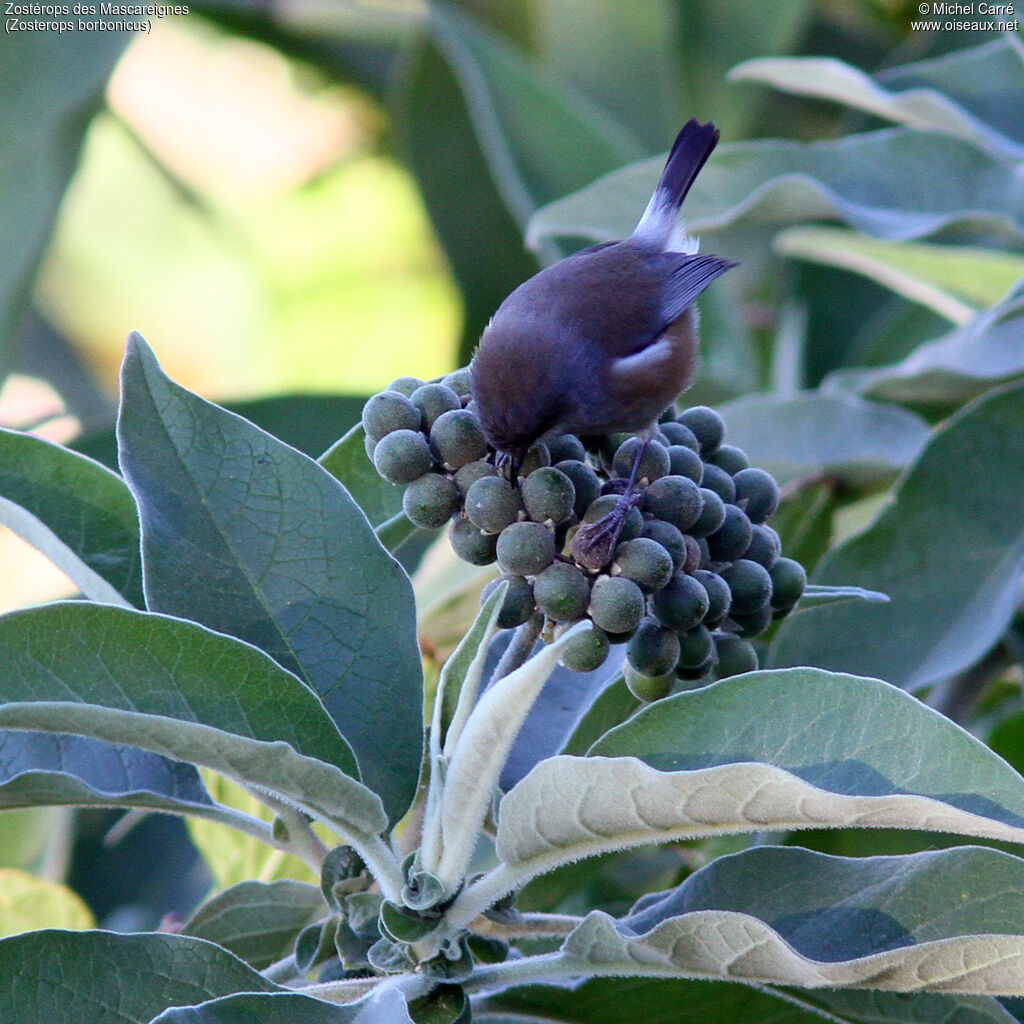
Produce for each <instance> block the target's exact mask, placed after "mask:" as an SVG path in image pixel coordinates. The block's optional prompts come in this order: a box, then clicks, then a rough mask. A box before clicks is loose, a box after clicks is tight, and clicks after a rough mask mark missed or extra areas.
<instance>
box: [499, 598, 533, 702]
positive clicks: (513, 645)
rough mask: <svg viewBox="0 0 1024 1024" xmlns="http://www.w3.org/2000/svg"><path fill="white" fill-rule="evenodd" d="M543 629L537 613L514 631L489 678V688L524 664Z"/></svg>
mask: <svg viewBox="0 0 1024 1024" xmlns="http://www.w3.org/2000/svg"><path fill="white" fill-rule="evenodd" d="M543 627H544V616H542V615H541V614H540V613H539V612H534V613H533V615H531V616H530V618H528V619H527V620H526V622H524V623H523V624H522V625H521V626H519V627H518V628H517V629H516V631H515V633H513V634H512V639H511V641H510V642H509V645H508V647H506V648H505V653H504V654H503V655H502V656H501V659H500V660H499V661H498V664H497V665H496V666H495V669H494V674H493V675H492V676H491V686H493V685H494V684H495V683H496V682H497V681H498V680H499V679H503V678H504V677H505V676H507V675H508V674H509V673H510V672H514V671H515V670H516V669H517V668H519V667H520V666H521V665H524V664H525V663H526V660H527V658H529V657H530V655H531V654H532V653H533V648H534V645H535V644H536V643H537V637H539V636H540V631H541V629H542V628H543Z"/></svg>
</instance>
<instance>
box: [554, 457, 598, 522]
mask: <svg viewBox="0 0 1024 1024" xmlns="http://www.w3.org/2000/svg"><path fill="white" fill-rule="evenodd" d="M555 469H557V470H558V471H559V472H561V473H564V474H565V475H566V476H567V477H568V478H569V479H570V480H571V481H572V487H573V492H574V493H575V495H576V497H575V498H574V499H573V503H572V510H573V512H574V513H575V515H576V516H577V518H579V519H582V518H583V516H584V515H585V514H586V511H587V509H588V508H589V507H590V505H591V503H592V502H594V501H596V500H597V498H598V497H599V496H600V494H601V481H600V480H599V479H598V476H597V474H596V473H595V472H594V469H593V467H592V466H590V465H588V464H587V463H586V462H583V461H582V460H580V459H563V460H562V461H561V462H557V463H555Z"/></svg>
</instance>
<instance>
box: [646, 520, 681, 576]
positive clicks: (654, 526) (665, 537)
mask: <svg viewBox="0 0 1024 1024" xmlns="http://www.w3.org/2000/svg"><path fill="white" fill-rule="evenodd" d="M642 536H644V537H649V538H650V539H651V540H653V541H657V542H658V543H659V544H660V545H661V546H662V547H663V548H664V549H665V550H666V551H667V552H668V554H669V558H671V559H672V571H673V572H679V571H680V570H681V569H682V567H683V562H684V560H685V558H686V541H685V540H684V539H683V534H682V532H681V531H680V530H679V527H677V526H673V525H672V524H671V523H666V522H665V521H664V520H663V519H649V520H648V521H647V522H645V523H644V531H643V534H642Z"/></svg>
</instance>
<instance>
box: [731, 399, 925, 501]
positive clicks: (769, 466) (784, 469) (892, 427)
mask: <svg viewBox="0 0 1024 1024" xmlns="http://www.w3.org/2000/svg"><path fill="white" fill-rule="evenodd" d="M718 411H719V412H720V413H721V415H722V418H723V419H724V420H725V430H726V437H727V439H728V441H729V443H730V444H734V445H737V446H738V447H740V448H742V449H743V450H744V451H745V452H746V453H747V455H749V456H750V460H751V463H752V464H753V465H755V466H760V467H761V468H762V469H766V470H767V471H768V472H769V473H771V474H772V475H773V476H774V477H775V478H776V479H777V480H778V481H779V482H780V483H787V482H788V481H790V480H795V479H799V478H801V477H807V476H816V475H819V474H827V475H828V476H830V477H834V478H838V479H840V480H842V481H843V482H844V483H848V484H850V485H851V486H853V487H857V488H863V487H870V486H872V485H877V484H878V483H882V482H886V481H888V480H891V479H892V478H893V477H894V476H895V475H896V474H897V473H898V472H899V471H900V470H901V469H903V467H904V466H906V465H908V464H909V463H911V462H913V461H914V459H915V458H916V457H917V456H918V454H919V453H920V451H921V449H922V448H923V447H924V445H925V442H926V441H927V440H928V435H929V431H928V426H927V424H926V423H925V422H924V420H922V419H921V418H920V417H918V416H916V415H914V414H913V413H910V412H907V411H906V410H904V409H897V408H895V407H893V406H890V405H879V404H877V403H874V402H867V401H864V400H863V399H860V398H857V397H855V396H853V395H839V394H828V395H824V394H819V393H817V392H813V391H811V392H806V393H804V394H801V395H797V396H795V397H793V398H787V397H783V396H777V395H748V396H747V397H745V398H738V399H736V400H735V401H732V402H727V403H726V404H725V405H722V406H719V407H718Z"/></svg>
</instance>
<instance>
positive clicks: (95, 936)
mask: <svg viewBox="0 0 1024 1024" xmlns="http://www.w3.org/2000/svg"><path fill="white" fill-rule="evenodd" d="M276 989H277V986H276V985H274V984H273V983H272V982H269V981H267V980H266V979H265V978H264V977H263V976H262V975H260V974H257V973H256V971H254V970H252V968H250V967H247V966H246V965H245V964H243V963H242V961H241V960H239V959H237V957H234V956H232V955H231V954H230V953H228V952H227V951H226V950H223V949H220V948H218V947H217V946H215V945H213V944H212V943H210V942H204V941H203V940H202V939H192V938H188V937H186V936H184V935H165V934H157V933H154V934H150V935H117V934H114V933H113V932H73V931H57V930H53V931H39V932H29V933H28V934H25V935H17V936H14V937H13V938H9V939H3V940H0V1020H5V1021H12V1022H13V1021H17V1022H18V1024H149V1021H150V1020H152V1018H153V1017H155V1016H156V1015H157V1014H158V1013H160V1011H161V1010H163V1009H164V1008H165V1007H167V1006H172V1005H176V1004H177V1005H180V1004H187V1003H197V1002H200V1001H202V1000H207V999H212V998H215V997H217V996H223V995H228V994H229V993H231V992H272V991H275V990H276Z"/></svg>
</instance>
